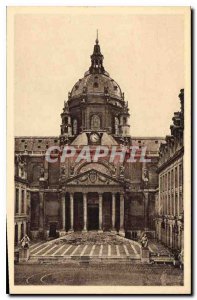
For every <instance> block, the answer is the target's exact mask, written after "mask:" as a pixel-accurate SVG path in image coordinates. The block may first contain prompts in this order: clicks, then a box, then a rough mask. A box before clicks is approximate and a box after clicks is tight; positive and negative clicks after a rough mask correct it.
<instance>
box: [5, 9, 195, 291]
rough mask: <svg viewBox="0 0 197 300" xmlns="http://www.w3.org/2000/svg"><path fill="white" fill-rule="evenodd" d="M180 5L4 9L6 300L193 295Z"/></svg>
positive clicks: (186, 48) (185, 53)
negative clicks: (9, 297)
mask: <svg viewBox="0 0 197 300" xmlns="http://www.w3.org/2000/svg"><path fill="white" fill-rule="evenodd" d="M190 14H191V12H190V8H189V7H161V8H158V7H8V9H7V143H8V147H7V151H8V170H7V174H8V178H7V182H8V185H7V194H8V198H7V201H8V205H7V225H8V259H9V286H10V293H11V294H190V293H191V228H190V226H191V149H190V145H191V115H190V111H191V99H190V93H191V89H190V83H191V78H190V73H191V72H190V70H191V65H190V52H191V49H190V48H191V46H190V44H191V42H190V34H191V32H190V26H191V24H190V22H191V21H190Z"/></svg>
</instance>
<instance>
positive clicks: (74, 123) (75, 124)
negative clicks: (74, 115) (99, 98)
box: [73, 119, 77, 135]
mask: <svg viewBox="0 0 197 300" xmlns="http://www.w3.org/2000/svg"><path fill="white" fill-rule="evenodd" d="M73 134H74V135H76V134H77V119H74V120H73Z"/></svg>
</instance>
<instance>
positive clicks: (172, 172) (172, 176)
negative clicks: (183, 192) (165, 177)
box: [171, 170, 174, 188]
mask: <svg viewBox="0 0 197 300" xmlns="http://www.w3.org/2000/svg"><path fill="white" fill-rule="evenodd" d="M173 186H174V170H172V171H171V188H173Z"/></svg>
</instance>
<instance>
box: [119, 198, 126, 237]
mask: <svg viewBox="0 0 197 300" xmlns="http://www.w3.org/2000/svg"><path fill="white" fill-rule="evenodd" d="M119 234H120V235H122V236H125V230H124V195H123V194H120V230H119Z"/></svg>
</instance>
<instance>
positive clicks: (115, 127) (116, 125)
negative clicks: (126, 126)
mask: <svg viewBox="0 0 197 300" xmlns="http://www.w3.org/2000/svg"><path fill="white" fill-rule="evenodd" d="M114 129H115V134H116V135H118V134H119V119H118V117H115V118H114Z"/></svg>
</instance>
